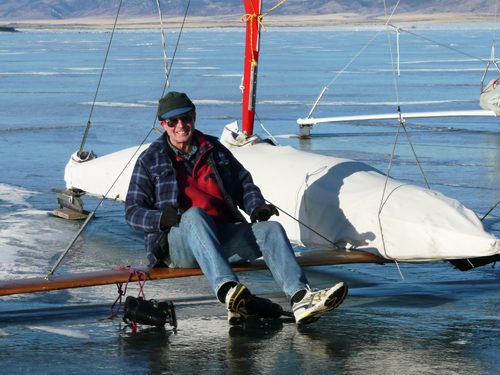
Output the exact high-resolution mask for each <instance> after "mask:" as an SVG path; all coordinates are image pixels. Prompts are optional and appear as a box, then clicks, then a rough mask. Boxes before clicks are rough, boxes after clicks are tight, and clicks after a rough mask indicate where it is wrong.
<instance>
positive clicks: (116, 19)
mask: <svg viewBox="0 0 500 375" xmlns="http://www.w3.org/2000/svg"><path fill="white" fill-rule="evenodd" d="M122 2H123V0H120V4H119V5H118V11H117V12H116V17H115V23H114V24H113V31H112V32H111V37H110V38H109V44H108V50H107V51H106V57H105V58H104V63H103V65H102V69H101V74H100V76H99V82H98V83H97V89H96V91H95V95H94V101H93V102H92V107H91V108H90V115H89V120H88V121H87V126H86V128H85V133H84V134H83V139H82V144H81V146H80V151H78V154H77V155H78V157H80V155H81V154H82V152H83V148H84V147H85V142H86V140H87V135H88V134H89V129H90V119H91V118H92V113H93V112H94V106H95V102H96V100H97V94H98V92H99V87H100V86H101V81H102V77H103V75H104V68H105V67H106V62H107V61H108V55H109V51H110V49H111V42H112V41H113V36H114V35H115V30H116V24H117V22H118V16H119V14H120V9H121V7H122Z"/></svg>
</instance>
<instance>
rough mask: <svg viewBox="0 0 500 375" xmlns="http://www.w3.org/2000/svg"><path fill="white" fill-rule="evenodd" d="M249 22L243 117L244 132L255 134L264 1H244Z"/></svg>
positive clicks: (246, 44)
mask: <svg viewBox="0 0 500 375" xmlns="http://www.w3.org/2000/svg"><path fill="white" fill-rule="evenodd" d="M243 4H244V5H245V12H246V15H245V17H244V19H245V20H246V22H247V29H246V43H245V63H244V70H243V115H242V131H243V132H246V133H247V134H248V135H251V134H253V121H254V117H255V101H256V96H257V62H258V61H259V49H260V24H259V22H258V20H259V19H258V16H259V15H260V11H261V9H262V0H243Z"/></svg>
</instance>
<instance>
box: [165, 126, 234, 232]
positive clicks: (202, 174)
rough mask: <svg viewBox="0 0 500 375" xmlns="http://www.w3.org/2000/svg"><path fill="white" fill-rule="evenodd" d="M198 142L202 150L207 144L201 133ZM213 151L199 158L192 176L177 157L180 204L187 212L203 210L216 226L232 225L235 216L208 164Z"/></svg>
mask: <svg viewBox="0 0 500 375" xmlns="http://www.w3.org/2000/svg"><path fill="white" fill-rule="evenodd" d="M197 141H198V144H199V145H200V148H201V147H202V146H203V145H204V144H206V142H207V141H206V140H205V137H203V134H201V133H198V138H197ZM211 149H212V147H211V148H209V149H207V150H206V151H205V152H204V153H203V154H202V155H200V156H199V157H198V160H197V161H196V164H195V166H194V168H193V173H192V174H189V173H188V171H187V169H186V166H185V164H184V160H183V159H182V158H181V157H180V156H178V155H176V160H177V165H176V166H175V169H176V171H177V183H178V185H179V197H178V202H179V204H180V205H181V206H182V208H184V209H185V210H188V209H189V208H191V207H193V206H197V207H200V208H202V209H203V210H205V211H206V212H207V213H208V214H209V215H210V216H211V217H212V218H213V219H214V221H215V223H216V224H227V223H232V222H234V216H233V215H232V214H231V212H230V209H229V207H228V205H227V204H226V202H225V201H224V197H223V195H222V192H221V189H220V187H219V184H218V183H217V180H216V178H215V174H214V172H213V171H212V169H211V168H210V166H209V165H208V163H207V158H208V155H209V153H210V150H211Z"/></svg>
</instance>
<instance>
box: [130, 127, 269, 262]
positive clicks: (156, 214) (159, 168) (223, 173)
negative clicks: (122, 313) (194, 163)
mask: <svg viewBox="0 0 500 375" xmlns="http://www.w3.org/2000/svg"><path fill="white" fill-rule="evenodd" d="M196 133H199V134H201V133H200V132H198V131H197V130H196V131H195V134H194V136H197V134H196ZM202 136H203V137H205V139H206V140H207V141H208V142H207V144H206V145H205V146H204V147H201V148H200V150H199V152H198V157H199V156H200V155H202V154H204V153H205V152H208V153H209V155H208V161H209V164H210V166H211V167H212V170H213V172H214V173H215V175H216V180H217V182H218V183H219V186H220V188H221V191H222V193H223V195H224V197H225V198H226V199H225V200H226V202H227V203H228V204H229V205H230V207H231V208H232V210H233V211H234V212H235V221H245V219H244V217H243V215H242V214H241V213H240V212H239V211H238V209H237V208H236V206H237V207H240V208H241V209H242V210H243V211H245V212H246V213H247V214H248V215H250V214H251V213H252V211H253V210H254V209H255V208H256V207H259V206H260V205H262V204H264V203H265V200H264V197H263V196H262V194H261V192H260V189H259V188H258V187H257V186H256V185H255V184H254V183H253V180H252V176H251V175H250V172H248V171H247V170H246V169H245V168H244V167H243V166H242V165H241V164H240V162H239V161H238V160H236V158H235V157H234V156H233V154H231V152H230V151H229V150H228V149H227V148H226V147H224V146H223V145H222V144H221V143H220V142H219V141H218V140H217V138H215V137H212V136H208V135H204V134H202ZM166 137H167V135H166V133H165V134H164V135H163V136H161V137H160V138H158V139H157V140H156V141H154V142H153V143H151V145H150V146H149V147H148V148H147V149H146V150H145V151H144V152H143V153H142V154H141V155H140V156H139V158H138V159H137V162H136V164H135V167H134V171H133V173H132V177H131V179H130V185H129V190H128V193H127V198H126V200H125V219H126V220H127V223H128V225H129V226H130V227H131V228H132V229H135V230H138V231H142V232H144V237H145V242H146V254H147V257H148V259H149V262H150V264H149V266H150V267H152V266H154V265H155V264H156V262H157V260H156V258H155V256H154V255H153V253H152V251H153V249H154V248H155V246H156V245H157V244H158V242H159V241H160V239H161V237H162V235H163V233H164V232H162V231H161V230H160V218H161V215H162V213H163V209H164V208H166V207H167V206H173V205H174V204H175V203H177V197H178V195H179V187H178V185H177V177H176V171H175V168H174V166H173V165H172V161H171V159H170V157H169V156H168V153H169V152H171V151H169V148H170V146H169V145H168V141H167V139H166ZM182 212H183V209H182V208H180V209H179V213H180V214H182Z"/></svg>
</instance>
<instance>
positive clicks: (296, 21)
mask: <svg viewBox="0 0 500 375" xmlns="http://www.w3.org/2000/svg"><path fill="white" fill-rule="evenodd" d="M386 20H387V18H386V17H385V16H380V15H371V16H370V15H359V14H354V13H341V14H338V13H336V14H325V15H309V16H295V15H294V16H281V15H280V16H273V15H270V16H266V17H264V18H263V19H262V22H263V24H264V26H265V27H266V28H267V27H318V26H375V25H385V24H386ZM182 21H183V18H182V17H171V18H170V17H164V19H163V26H164V28H165V29H179V28H180V27H181V25H182ZM390 22H391V23H397V24H404V25H418V24H465V23H468V24H470V23H494V22H495V18H494V16H492V15H491V14H487V13H469V14H464V13H436V14H416V13H411V14H410V13H407V14H401V15H394V16H393V17H392V18H391V21H390ZM113 24H114V18H113V19H111V18H94V17H87V18H72V19H65V20H0V26H4V27H14V28H15V29H16V30H22V29H25V30H50V29H64V30H103V29H104V30H105V29H112V28H113ZM244 26H245V23H244V22H243V21H242V20H241V16H239V15H225V16H213V17H188V18H187V19H186V22H185V24H184V28H190V29H194V28H231V27H244ZM159 28H160V22H159V19H158V18H157V17H156V18H155V17H149V18H125V19H122V20H120V19H119V20H118V24H117V29H123V30H129V29H159Z"/></svg>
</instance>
